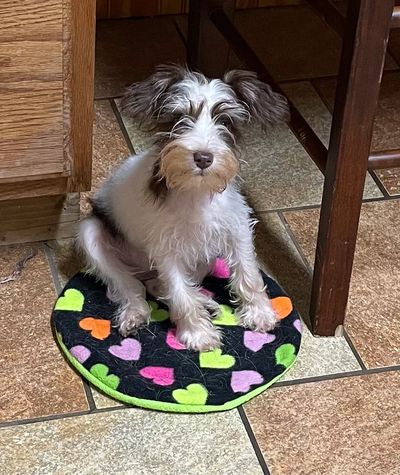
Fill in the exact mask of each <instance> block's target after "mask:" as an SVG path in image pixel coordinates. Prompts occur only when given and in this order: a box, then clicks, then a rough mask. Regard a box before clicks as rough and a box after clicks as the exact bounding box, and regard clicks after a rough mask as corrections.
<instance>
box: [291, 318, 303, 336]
mask: <svg viewBox="0 0 400 475" xmlns="http://www.w3.org/2000/svg"><path fill="white" fill-rule="evenodd" d="M293 326H294V328H295V329H296V330H297V331H298V332H299V333H301V332H302V331H303V329H302V327H301V321H300V319H299V318H298V319H297V320H295V321H294V322H293Z"/></svg>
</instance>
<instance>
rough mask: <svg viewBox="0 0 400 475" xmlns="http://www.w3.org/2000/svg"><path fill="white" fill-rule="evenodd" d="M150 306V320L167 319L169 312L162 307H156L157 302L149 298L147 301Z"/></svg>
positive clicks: (161, 320) (159, 320)
mask: <svg viewBox="0 0 400 475" xmlns="http://www.w3.org/2000/svg"><path fill="white" fill-rule="evenodd" d="M147 303H148V304H149V305H150V308H151V315H150V320H151V321H152V322H163V321H164V320H168V318H169V312H168V310H165V309H163V308H158V304H157V303H156V302H153V301H152V300H150V301H149V302H147Z"/></svg>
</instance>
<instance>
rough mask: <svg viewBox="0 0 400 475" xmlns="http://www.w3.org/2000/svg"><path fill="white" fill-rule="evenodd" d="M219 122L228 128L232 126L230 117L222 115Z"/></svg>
mask: <svg viewBox="0 0 400 475" xmlns="http://www.w3.org/2000/svg"><path fill="white" fill-rule="evenodd" d="M219 123H220V124H221V125H222V126H224V127H226V128H227V129H229V128H230V127H232V121H231V119H230V118H229V117H222V118H221V119H220V120H219Z"/></svg>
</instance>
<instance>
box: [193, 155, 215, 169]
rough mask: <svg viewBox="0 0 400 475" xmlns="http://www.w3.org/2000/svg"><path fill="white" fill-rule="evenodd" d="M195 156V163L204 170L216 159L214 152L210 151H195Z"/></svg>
mask: <svg viewBox="0 0 400 475" xmlns="http://www.w3.org/2000/svg"><path fill="white" fill-rule="evenodd" d="M193 158H194V163H195V164H196V165H197V166H198V167H199V168H201V169H202V170H204V169H205V168H208V167H209V166H210V165H211V164H212V162H213V161H214V157H213V154H212V153H210V152H195V153H194V154H193Z"/></svg>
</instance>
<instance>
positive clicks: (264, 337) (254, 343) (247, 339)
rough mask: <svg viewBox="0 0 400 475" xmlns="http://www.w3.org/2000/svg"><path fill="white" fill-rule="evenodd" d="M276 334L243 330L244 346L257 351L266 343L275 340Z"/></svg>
mask: <svg viewBox="0 0 400 475" xmlns="http://www.w3.org/2000/svg"><path fill="white" fill-rule="evenodd" d="M275 338H276V336H275V335H271V334H270V333H260V332H251V331H245V332H244V338H243V343H244V346H245V347H246V348H248V349H249V350H251V351H254V352H256V351H259V350H261V348H262V347H263V346H264V345H265V344H266V343H271V342H273V341H274V340H275Z"/></svg>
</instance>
